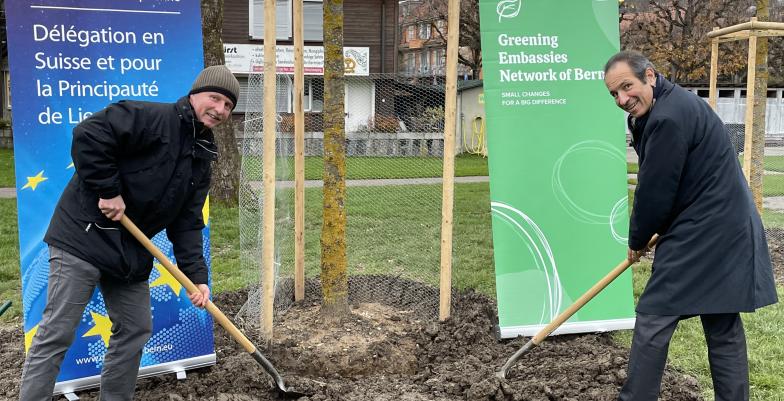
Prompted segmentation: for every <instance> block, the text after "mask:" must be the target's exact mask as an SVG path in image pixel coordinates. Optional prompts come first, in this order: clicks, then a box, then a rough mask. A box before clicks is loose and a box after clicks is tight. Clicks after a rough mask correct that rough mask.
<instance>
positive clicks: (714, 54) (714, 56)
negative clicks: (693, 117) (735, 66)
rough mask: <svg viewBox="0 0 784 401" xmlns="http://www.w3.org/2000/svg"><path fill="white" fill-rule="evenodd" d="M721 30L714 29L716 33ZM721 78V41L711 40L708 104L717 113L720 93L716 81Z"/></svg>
mask: <svg viewBox="0 0 784 401" xmlns="http://www.w3.org/2000/svg"><path fill="white" fill-rule="evenodd" d="M718 29H719V28H713V30H714V31H716V30H718ZM718 76H719V39H717V38H713V39H711V66H710V91H709V92H708V93H709V94H708V104H710V106H711V108H713V110H714V111H716V99H717V97H718V93H717V92H718V91H717V90H716V81H717V80H718Z"/></svg>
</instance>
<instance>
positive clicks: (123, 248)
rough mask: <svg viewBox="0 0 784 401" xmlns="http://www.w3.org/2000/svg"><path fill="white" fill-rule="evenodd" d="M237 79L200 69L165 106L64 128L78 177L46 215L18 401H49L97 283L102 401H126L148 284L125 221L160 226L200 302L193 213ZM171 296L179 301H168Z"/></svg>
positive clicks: (198, 226)
mask: <svg viewBox="0 0 784 401" xmlns="http://www.w3.org/2000/svg"><path fill="white" fill-rule="evenodd" d="M239 93H240V84H239V82H237V79H236V78H235V77H234V75H233V74H232V73H231V71H229V69H228V68H226V67H225V66H222V65H218V66H212V67H208V68H205V69H204V70H202V71H201V73H199V75H198V76H197V77H196V80H195V81H194V82H193V86H192V87H191V90H190V92H189V93H188V95H186V96H183V97H181V98H180V99H179V100H177V101H176V102H174V103H158V102H144V101H135V100H125V101H120V102H118V103H113V104H110V105H109V106H108V107H106V108H105V109H103V110H101V111H99V112H97V113H95V114H93V115H91V116H90V117H89V118H87V119H85V120H84V121H82V122H81V123H79V125H77V126H76V127H75V128H74V130H73V142H72V146H71V157H72V159H73V163H74V167H75V174H74V175H73V177H72V178H71V181H70V182H69V183H68V185H67V186H66V188H65V190H64V191H63V193H62V195H61V196H60V201H59V202H58V204H57V207H56V208H55V211H54V214H53V216H52V220H51V222H50V223H49V229H48V230H47V232H46V235H45V237H44V241H45V242H46V243H47V244H48V245H49V257H50V259H49V276H50V277H49V288H48V289H47V293H48V294H49V295H48V298H47V304H46V308H45V312H44V314H43V318H42V320H41V322H40V324H39V327H38V330H37V332H36V335H35V337H34V338H33V341H32V344H31V345H30V348H29V350H28V352H27V357H26V360H25V363H24V367H23V370H22V384H21V389H20V395H19V399H20V400H24V401H32V400H35V401H39V400H50V399H51V397H52V393H53V390H54V384H55V380H56V377H57V375H58V373H59V370H60V364H61V363H62V361H63V357H64V355H65V352H66V351H67V349H68V347H70V345H71V342H72V341H73V338H74V335H75V332H76V329H77V327H78V325H79V322H80V320H81V317H82V314H83V312H84V308H85V306H86V305H87V303H88V302H89V300H90V297H91V296H92V293H93V291H94V289H95V288H96V287H99V288H100V290H101V292H102V294H103V299H104V302H105V304H106V310H107V312H108V315H109V319H110V320H111V321H112V323H113V325H112V337H111V341H109V346H108V350H107V352H106V355H105V357H104V360H103V368H102V371H101V399H102V400H130V399H132V398H133V394H134V391H135V387H136V377H137V376H138V373H139V362H140V360H141V355H142V348H143V346H144V344H145V343H146V342H147V340H148V339H149V338H150V335H151V334H152V314H151V312H150V289H149V284H148V279H149V276H150V272H151V270H152V267H153V258H152V255H150V254H149V252H147V251H146V250H145V249H144V248H143V247H142V246H141V245H140V244H139V243H137V241H134V240H133V239H132V236H131V235H130V234H129V233H127V232H124V231H125V229H124V228H123V227H122V226H121V225H120V224H119V220H120V218H121V217H122V216H123V215H124V214H127V215H128V217H129V218H130V219H131V220H132V221H133V222H134V223H136V225H137V226H138V227H139V229H141V230H142V232H143V233H144V234H146V235H147V236H148V237H152V236H154V235H155V234H157V233H158V232H160V231H162V230H164V229H165V230H166V234H167V236H168V238H169V240H170V241H171V242H172V244H173V250H174V256H175V259H176V260H177V265H178V266H179V268H180V270H182V271H183V273H185V275H186V276H188V278H189V279H190V280H191V281H193V283H194V284H196V286H197V287H198V289H199V291H198V292H196V293H190V294H188V297H189V298H190V301H191V302H192V303H193V305H195V306H197V307H200V308H203V307H204V306H205V305H206V304H207V301H208V299H209V296H210V289H209V287H208V286H207V281H208V272H207V266H206V264H205V261H204V257H203V255H202V251H203V247H202V245H203V243H202V242H203V241H202V229H203V228H204V220H203V217H202V216H203V214H202V209H203V207H204V203H205V200H206V197H207V191H208V190H209V187H210V179H211V166H210V165H211V162H212V161H214V160H215V159H216V158H217V156H218V152H217V147H216V146H215V143H214V137H213V134H212V130H211V129H212V128H214V127H216V126H218V125H219V124H222V123H224V122H225V121H226V120H228V119H229V118H231V111H232V110H233V109H234V107H235V106H236V105H237V100H238V99H239ZM174 295H175V296H179V294H174Z"/></svg>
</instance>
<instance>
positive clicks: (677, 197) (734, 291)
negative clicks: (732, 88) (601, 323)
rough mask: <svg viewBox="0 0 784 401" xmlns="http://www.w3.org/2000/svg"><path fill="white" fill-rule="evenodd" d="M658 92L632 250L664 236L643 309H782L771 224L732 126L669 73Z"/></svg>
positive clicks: (640, 145)
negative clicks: (768, 234) (767, 228)
mask: <svg viewBox="0 0 784 401" xmlns="http://www.w3.org/2000/svg"><path fill="white" fill-rule="evenodd" d="M654 96H655V98H656V102H655V103H654V105H653V108H652V109H651V111H650V112H649V113H648V114H647V115H645V116H643V117H641V118H640V119H638V120H637V121H636V123H635V124H634V127H633V130H632V134H633V138H634V147H635V150H636V151H637V154H638V155H639V159H640V171H639V174H638V185H637V189H636V191H635V196H634V209H633V212H632V216H631V221H630V223H629V247H630V248H631V249H635V250H639V249H642V248H643V247H644V246H645V244H646V243H647V241H648V240H649V239H650V238H651V236H652V235H653V234H654V233H658V234H659V235H660V236H661V238H660V239H659V242H658V244H657V246H656V255H655V257H654V260H653V272H652V274H651V278H650V280H648V284H647V286H646V287H645V291H643V293H642V295H641V296H640V300H639V302H638V303H637V311H638V312H641V313H647V314H654V315H699V314H709V313H734V312H751V311H754V310H755V309H756V308H760V307H763V306H765V305H769V304H772V303H775V302H776V301H777V296H776V286H775V284H774V281H773V271H772V269H771V260H770V256H769V254H768V246H767V242H766V240H765V232H764V230H763V227H762V221H761V220H760V216H759V214H758V213H757V209H756V207H755V206H754V202H753V201H752V198H751V193H750V192H749V189H748V184H747V183H746V180H745V179H744V177H743V172H742V171H741V169H740V164H739V163H738V159H737V157H736V156H735V151H734V150H733V148H732V145H731V144H730V141H729V137H728V136H727V134H726V132H725V130H724V125H723V123H722V122H721V120H720V119H719V117H718V116H717V115H716V113H714V112H713V110H712V109H711V108H710V106H708V104H707V103H706V102H705V101H703V100H702V99H700V98H698V97H697V96H696V95H694V94H693V93H690V92H688V91H686V90H685V89H683V88H681V87H680V86H678V85H674V84H672V83H670V82H669V81H667V80H666V79H664V78H663V77H661V76H659V77H658V80H657V81H656V89H655V91H654Z"/></svg>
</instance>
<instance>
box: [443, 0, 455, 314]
mask: <svg viewBox="0 0 784 401" xmlns="http://www.w3.org/2000/svg"><path fill="white" fill-rule="evenodd" d="M448 7H449V9H448V10H449V11H448V19H447V28H446V29H447V42H446V95H445V96H446V99H445V101H444V174H443V177H444V181H443V195H442V198H441V280H440V284H441V286H440V292H441V297H440V298H441V299H440V304H439V319H440V320H442V321H443V320H446V319H447V318H448V317H449V316H450V314H451V313H452V216H453V210H452V208H453V206H454V194H455V125H456V123H457V120H456V119H457V110H456V109H457V50H458V43H457V41H458V26H459V24H460V1H459V0H449V6H448Z"/></svg>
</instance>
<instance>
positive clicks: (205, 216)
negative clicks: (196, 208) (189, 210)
mask: <svg viewBox="0 0 784 401" xmlns="http://www.w3.org/2000/svg"><path fill="white" fill-rule="evenodd" d="M201 217H202V218H203V219H204V225H205V226H206V225H207V224H209V222H210V196H209V195H207V199H205V200H204V207H203V208H201Z"/></svg>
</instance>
